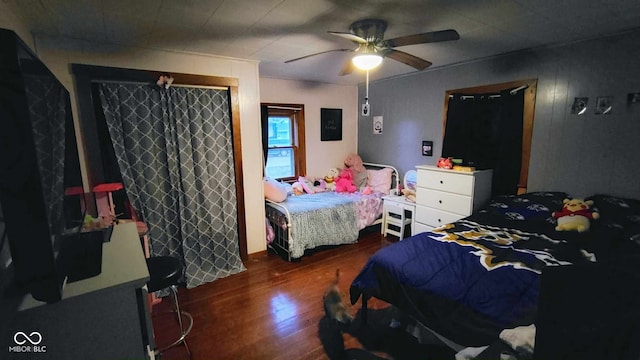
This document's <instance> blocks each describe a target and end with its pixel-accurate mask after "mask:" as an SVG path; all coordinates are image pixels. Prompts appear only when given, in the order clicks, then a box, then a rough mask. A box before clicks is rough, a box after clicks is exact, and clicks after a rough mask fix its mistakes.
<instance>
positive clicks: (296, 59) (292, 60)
mask: <svg viewBox="0 0 640 360" xmlns="http://www.w3.org/2000/svg"><path fill="white" fill-rule="evenodd" d="M335 51H353V50H352V49H333V50H327V51H321V52H318V53H315V54H309V55H305V56H301V57H299V58H295V59H291V60H287V61H285V63H290V62H294V61H298V60H302V59H306V58H308V57H312V56H316V55H321V54H326V53H330V52H335Z"/></svg>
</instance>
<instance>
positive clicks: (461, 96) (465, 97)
mask: <svg viewBox="0 0 640 360" xmlns="http://www.w3.org/2000/svg"><path fill="white" fill-rule="evenodd" d="M528 87H529V84H524V85H521V86H518V87H517V88H515V89H511V90H509V93H510V94H511V95H515V94H516V93H517V92H518V91H520V90H523V89H527V88H528ZM477 95H481V94H477ZM452 97H453V94H449V99H451V98H452ZM474 97H475V95H460V98H461V99H462V100H464V99H473V98H474ZM488 97H490V98H496V97H500V94H495V95H488Z"/></svg>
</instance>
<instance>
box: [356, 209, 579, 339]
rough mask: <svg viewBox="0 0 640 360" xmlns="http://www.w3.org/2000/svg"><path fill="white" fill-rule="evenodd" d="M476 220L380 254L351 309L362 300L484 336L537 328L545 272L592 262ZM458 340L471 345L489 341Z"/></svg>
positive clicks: (544, 238)
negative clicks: (535, 318) (548, 268)
mask: <svg viewBox="0 0 640 360" xmlns="http://www.w3.org/2000/svg"><path fill="white" fill-rule="evenodd" d="M473 220H474V219H473V217H470V218H467V219H463V220H460V221H457V222H455V223H453V224H449V225H446V226H445V227H442V228H440V229H436V230H434V231H432V232H425V233H421V234H417V235H415V236H412V237H410V238H407V239H405V240H403V241H400V242H397V243H394V244H392V245H390V246H387V247H385V248H383V249H381V250H379V251H378V252H377V253H376V254H374V255H373V256H372V257H371V258H370V259H369V261H368V262H367V264H366V265H365V267H364V268H363V269H362V271H361V272H360V274H359V275H358V276H357V277H356V278H355V280H354V281H353V283H352V286H351V301H352V303H355V302H356V301H357V300H358V298H359V297H360V296H361V295H364V296H367V297H368V296H375V297H378V298H381V299H383V300H386V301H389V302H391V303H393V304H397V305H400V307H401V308H404V310H407V311H408V312H409V313H410V314H411V315H413V316H414V317H415V318H417V319H418V320H422V321H424V322H429V321H430V320H432V319H433V318H434V317H436V318H439V319H438V320H439V321H440V322H444V323H449V322H453V321H458V322H463V323H464V322H468V323H469V324H467V325H468V327H471V328H474V329H473V330H476V329H477V328H479V327H484V326H485V325H488V327H489V328H490V330H489V331H488V332H485V333H484V334H485V335H486V334H489V335H490V336H491V335H492V334H495V333H496V332H497V331H499V330H500V329H502V328H507V327H512V326H514V325H523V324H526V323H531V320H532V317H533V316H534V314H535V310H536V304H537V298H538V289H539V278H540V274H541V272H542V269H543V268H544V267H545V266H554V265H564V264H570V263H573V262H580V261H589V259H590V258H589V254H588V253H587V252H585V251H583V250H581V249H579V248H578V247H577V246H574V245H575V244H573V243H572V242H570V241H566V240H560V239H554V238H552V237H550V236H548V235H545V234H544V233H536V232H532V231H524V230H517V229H512V228H508V227H501V226H495V225H487V224H481V223H478V222H476V221H473ZM443 304H444V305H445V306H444V307H441V308H437V309H435V308H434V307H435V306H439V305H443ZM456 316H457V319H456V318H455V317H456ZM472 317H473V318H474V319H471V318H472ZM475 320H478V321H475ZM472 321H475V323H474V324H471V322H472ZM444 327H445V329H444V330H443V331H442V332H444V333H445V334H444V335H445V336H447V335H449V336H451V335H452V333H456V332H458V331H457V330H456V327H455V326H449V324H445V326H444ZM437 330H438V327H437V326H436V331H437ZM479 332H480V333H482V332H483V331H479ZM454 337H455V334H454ZM458 339H462V340H459V341H460V342H466V343H467V344H466V345H473V344H476V343H482V341H486V340H485V339H486V338H485V339H482V338H481V339H480V340H477V341H476V340H468V339H469V338H460V337H459V338H458Z"/></svg>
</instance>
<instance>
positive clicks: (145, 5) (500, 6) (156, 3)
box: [3, 0, 640, 85]
mask: <svg viewBox="0 0 640 360" xmlns="http://www.w3.org/2000/svg"><path fill="white" fill-rule="evenodd" d="M3 1H5V2H7V3H9V4H10V6H11V7H12V8H13V9H14V10H15V12H16V14H17V15H18V16H20V17H21V18H22V19H23V20H24V21H26V23H27V25H28V26H29V27H30V28H31V29H32V31H33V33H34V35H36V36H39V35H43V36H51V37H62V38H74V39H83V40H91V41H98V42H103V43H112V44H122V45H134V46H140V47H147V48H154V49H166V50H172V51H184V52H191V53H202V54H213V55H219V56H226V57H233V58H241V59H252V60H259V61H260V75H261V76H265V77H274V78H281V79H297V80H312V81H321V82H329V83H335V84H349V85H354V84H358V83H362V82H363V81H364V74H363V73H362V72H354V73H352V74H351V75H346V76H339V75H338V73H339V72H340V70H341V68H342V66H343V64H344V62H345V61H347V60H348V57H349V56H350V53H349V52H332V53H327V54H323V55H318V56H314V57H310V58H308V59H305V60H301V61H296V62H293V63H288V64H285V63H284V61H285V60H288V59H293V58H297V57H300V56H304V55H308V54H311V53H316V52H321V51H326V50H332V49H340V48H355V47H356V46H355V45H354V44H353V43H352V42H350V41H349V40H346V39H343V38H340V37H337V36H333V35H330V34H328V33H327V31H328V30H332V31H348V28H349V25H350V24H351V23H352V22H354V21H357V20H361V19H365V18H380V19H384V20H386V21H387V22H388V24H389V26H388V28H387V31H386V33H385V38H386V39H389V38H394V37H398V36H403V35H409V34H415V33H422V32H427V31H435V30H443V29H456V30H457V31H458V32H459V33H460V40H457V41H450V42H442V43H432V44H422V45H410V46H405V47H401V48H398V50H402V51H405V52H408V53H410V54H412V55H416V56H419V57H422V58H424V59H426V60H429V61H431V62H432V63H433V65H432V66H431V68H436V67H440V66H446V65H449V64H454V63H460V62H466V61H472V60H474V59H481V58H485V57H488V56H492V55H496V54H500V53H505V52H511V51H516V50H520V49H526V48H534V47H539V46H545V45H552V44H562V43H568V42H573V41H578V40H582V39H588V38H593V37H599V36H602V35H607V34H611V33H615V32H620V31H624V30H627V29H631V28H634V27H637V26H638V24H640V1H638V0H566V1H565V0H455V1H452V0H426V1H418V0H401V1H397V0H396V1H390V0H360V1H347V0H180V1H178V0H135V1H131V0H82V1H80V0H76V1H72V0H3ZM427 70H428V69H427ZM414 71H416V70H415V69H413V68H411V67H409V66H407V65H404V64H402V63H399V62H396V61H394V60H392V59H385V61H384V62H383V64H382V66H381V67H380V68H378V69H376V70H375V71H372V72H371V79H372V80H375V79H380V78H387V77H392V76H397V75H401V74H405V73H410V72H414Z"/></svg>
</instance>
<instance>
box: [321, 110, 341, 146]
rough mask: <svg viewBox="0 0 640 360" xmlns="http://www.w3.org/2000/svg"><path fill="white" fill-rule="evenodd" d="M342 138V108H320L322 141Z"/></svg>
mask: <svg viewBox="0 0 640 360" xmlns="http://www.w3.org/2000/svg"><path fill="white" fill-rule="evenodd" d="M334 140H342V109H327V108H321V109H320V141H334Z"/></svg>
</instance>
